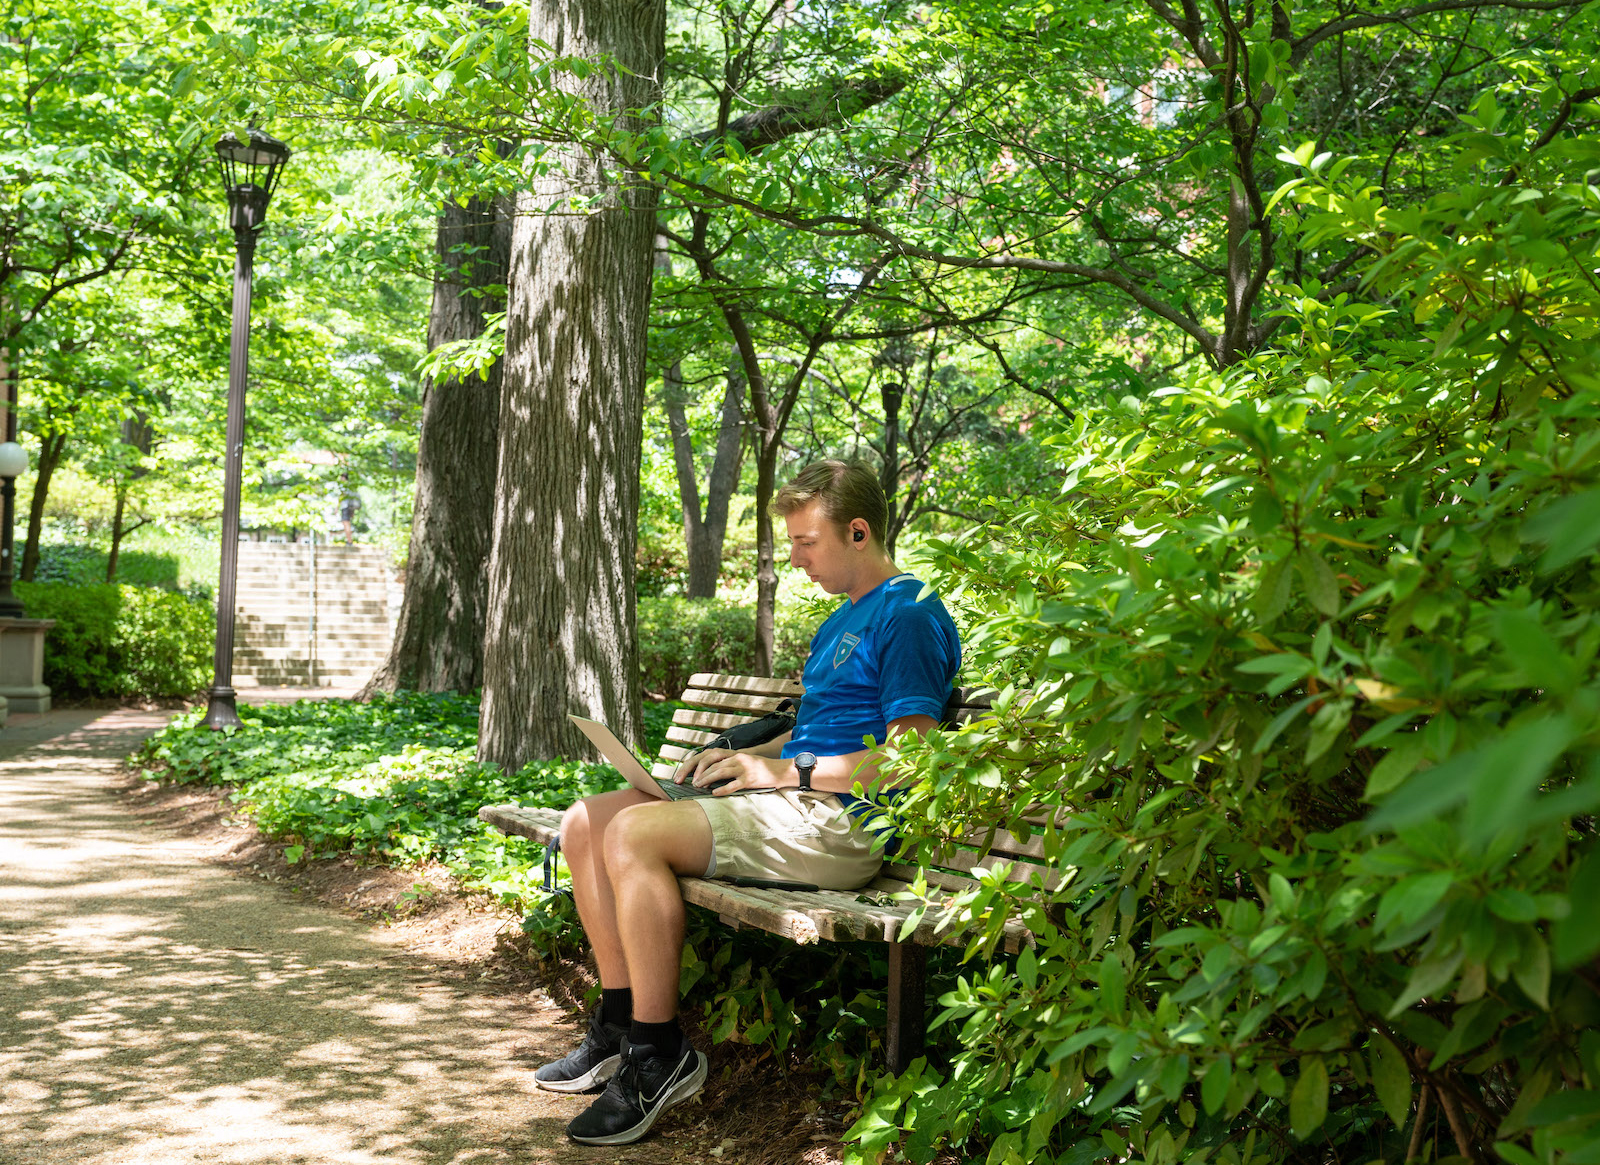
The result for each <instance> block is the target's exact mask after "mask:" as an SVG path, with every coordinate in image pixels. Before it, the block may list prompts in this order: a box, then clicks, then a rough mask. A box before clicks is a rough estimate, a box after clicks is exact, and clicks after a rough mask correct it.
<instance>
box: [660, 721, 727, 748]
mask: <svg viewBox="0 0 1600 1165" xmlns="http://www.w3.org/2000/svg"><path fill="white" fill-rule="evenodd" d="M716 738H717V734H716V733H715V732H701V731H699V730H697V729H694V728H679V727H678V726H677V725H676V724H674V725H673V726H672V727H671V728H669V729H667V740H669V741H670V742H671V743H673V744H674V745H678V746H681V747H683V748H691V749H693V748H699V747H700V746H701V745H702V744H710V743H711V742H712V741H713V740H715V739H716ZM661 755H662V756H666V755H667V754H666V750H665V749H662V752H661Z"/></svg>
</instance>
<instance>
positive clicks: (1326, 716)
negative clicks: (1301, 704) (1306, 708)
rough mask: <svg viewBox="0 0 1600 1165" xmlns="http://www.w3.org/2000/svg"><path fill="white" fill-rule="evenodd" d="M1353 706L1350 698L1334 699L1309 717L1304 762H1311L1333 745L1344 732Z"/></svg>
mask: <svg viewBox="0 0 1600 1165" xmlns="http://www.w3.org/2000/svg"><path fill="white" fill-rule="evenodd" d="M1354 706H1355V705H1354V702H1353V701H1351V700H1336V701H1334V702H1333V703H1331V704H1324V705H1323V706H1322V707H1321V708H1319V709H1318V710H1317V714H1316V715H1315V716H1313V717H1312V718H1311V735H1310V737H1309V739H1308V740H1307V741H1306V764H1308V765H1309V764H1311V763H1312V762H1313V761H1315V760H1316V759H1317V758H1318V757H1320V756H1321V755H1322V754H1323V753H1325V752H1327V751H1328V749H1330V748H1332V747H1333V742H1334V741H1336V740H1338V739H1339V736H1340V734H1341V733H1343V732H1344V730H1345V725H1347V724H1349V723H1350V713H1351V710H1352V709H1353V708H1354Z"/></svg>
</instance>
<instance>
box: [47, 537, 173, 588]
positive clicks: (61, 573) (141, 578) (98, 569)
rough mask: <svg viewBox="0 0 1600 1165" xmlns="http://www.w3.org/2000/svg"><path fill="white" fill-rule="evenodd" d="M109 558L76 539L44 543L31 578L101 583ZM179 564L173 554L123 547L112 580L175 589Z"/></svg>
mask: <svg viewBox="0 0 1600 1165" xmlns="http://www.w3.org/2000/svg"><path fill="white" fill-rule="evenodd" d="M110 557H111V556H110V553H109V552H108V551H105V550H102V549H100V548H99V547H98V546H85V545H83V544H82V543H78V542H45V543H42V544H41V545H40V547H39V566H38V569H37V570H36V571H35V572H34V576H33V581H34V582H36V583H70V584H72V585H74V586H90V585H94V584H96V583H103V582H105V580H106V563H107V562H108V561H109V559H110ZM179 567H180V564H179V562H178V556H177V555H176V554H168V553H160V552H155V551H149V550H130V549H128V548H127V547H123V548H122V549H121V550H120V551H119V552H118V554H117V579H116V581H117V582H119V583H131V584H133V585H135V586H146V587H162V588H165V589H167V590H177V589H178V587H179Z"/></svg>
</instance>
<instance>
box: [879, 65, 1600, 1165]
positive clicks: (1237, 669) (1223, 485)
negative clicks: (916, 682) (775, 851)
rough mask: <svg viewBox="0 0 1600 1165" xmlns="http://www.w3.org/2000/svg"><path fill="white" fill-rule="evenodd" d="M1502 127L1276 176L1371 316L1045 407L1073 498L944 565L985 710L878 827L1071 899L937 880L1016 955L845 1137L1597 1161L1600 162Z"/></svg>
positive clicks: (1206, 1152)
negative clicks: (1397, 157)
mask: <svg viewBox="0 0 1600 1165" xmlns="http://www.w3.org/2000/svg"><path fill="white" fill-rule="evenodd" d="M1486 106H1487V107H1488V110H1487V112H1486V111H1485V107H1486ZM1494 113H1495V111H1494V108H1493V98H1492V97H1488V98H1486V99H1485V102H1480V103H1479V105H1478V106H1477V107H1476V108H1475V113H1474V116H1473V117H1470V118H1467V119H1465V120H1467V121H1468V123H1469V125H1473V126H1480V125H1492V124H1497V123H1498V121H1499V117H1498V116H1491V115H1493V114H1494ZM1530 136H1531V135H1530ZM1518 140H1522V139H1519V138H1518V137H1517V136H1516V135H1515V134H1500V135H1493V134H1490V133H1487V132H1478V133H1472V134H1469V135H1467V136H1466V138H1465V142H1466V149H1467V153H1466V154H1465V156H1464V157H1463V160H1462V162H1461V165H1460V168H1459V170H1458V172H1457V178H1458V179H1459V181H1460V185H1459V186H1458V187H1456V188H1453V189H1451V190H1449V191H1448V192H1447V193H1445V194H1441V195H1439V196H1438V197H1436V198H1435V199H1434V200H1432V201H1431V202H1430V203H1428V204H1427V205H1425V206H1422V207H1420V208H1413V209H1409V210H1400V211H1395V210H1392V209H1391V208H1389V207H1387V206H1386V205H1385V204H1384V201H1383V198H1382V195H1381V193H1380V192H1378V191H1376V190H1374V189H1372V188H1370V187H1368V186H1367V185H1366V184H1365V183H1364V182H1363V181H1360V180H1352V179H1351V178H1348V177H1341V174H1343V173H1344V172H1345V167H1344V166H1343V165H1335V166H1332V167H1328V166H1326V165H1325V163H1326V158H1323V159H1319V160H1317V161H1316V162H1313V161H1312V154H1313V152H1314V151H1313V150H1312V149H1311V148H1310V147H1309V146H1308V147H1306V148H1305V149H1304V151H1303V152H1302V153H1301V154H1300V155H1299V156H1297V157H1294V158H1289V157H1286V158H1285V159H1284V160H1285V162H1286V163H1288V164H1292V165H1294V166H1295V167H1297V169H1298V171H1299V174H1300V177H1299V179H1298V182H1299V184H1300V185H1299V188H1298V189H1297V190H1294V191H1293V198H1294V199H1295V200H1297V201H1298V204H1299V207H1300V211H1301V214H1302V215H1303V217H1302V218H1301V220H1300V224H1301V225H1300V231H1301V233H1300V237H1298V238H1297V239H1296V240H1295V242H1296V245H1297V246H1300V247H1303V248H1305V249H1307V250H1308V251H1310V250H1313V249H1314V248H1315V247H1316V246H1317V245H1318V243H1319V242H1320V241H1321V240H1323V239H1326V238H1329V237H1337V238H1341V239H1345V238H1353V239H1356V240H1359V241H1360V242H1361V243H1363V244H1364V245H1366V246H1367V247H1368V248H1370V249H1371V252H1372V253H1373V255H1374V256H1376V260H1377V261H1376V262H1374V263H1371V264H1370V265H1369V266H1368V268H1367V270H1366V272H1365V275H1366V292H1365V297H1364V298H1360V299H1358V298H1352V297H1347V296H1345V295H1339V296H1322V295H1320V294H1318V292H1320V290H1321V289H1319V288H1307V289H1305V294H1304V295H1301V294H1298V293H1295V294H1291V296H1290V297H1289V302H1288V304H1287V305H1286V308H1285V310H1286V312H1288V313H1289V314H1290V315H1291V316H1292V322H1293V324H1294V328H1293V329H1292V330H1287V335H1286V338H1285V345H1286V346H1285V348H1284V349H1283V350H1281V351H1277V352H1270V353H1266V354H1263V355H1261V356H1260V357H1258V358H1256V359H1254V360H1252V361H1250V362H1248V363H1247V364H1245V365H1244V366H1241V367H1238V368H1235V369H1233V370H1231V371H1229V372H1227V373H1214V372H1204V371H1199V372H1194V373H1191V374H1189V375H1188V376H1187V377H1186V378H1185V379H1184V380H1183V381H1182V382H1181V383H1179V384H1176V385H1173V386H1171V387H1169V388H1166V389H1162V390H1160V391H1158V392H1156V393H1154V394H1152V395H1151V396H1149V397H1147V398H1145V399H1137V398H1133V397H1124V398H1121V399H1117V398H1115V397H1111V398H1107V399H1104V400H1101V401H1098V402H1085V404H1084V407H1083V408H1081V409H1080V410H1079V412H1078V414H1077V416H1076V418H1075V419H1074V420H1073V421H1072V422H1070V423H1065V422H1063V423H1059V424H1055V423H1053V422H1047V423H1045V425H1044V426H1042V428H1041V430H1038V431H1039V432H1040V435H1041V436H1042V437H1043V439H1044V440H1046V441H1047V442H1048V443H1050V444H1052V445H1054V446H1055V447H1056V448H1057V449H1059V450H1060V457H1061V461H1060V467H1061V473H1062V477H1063V489H1062V492H1061V494H1060V496H1058V497H1053V498H1051V497H1046V498H1036V499H1028V500H1022V501H1019V502H1016V503H1014V504H1013V505H1012V506H1011V507H1010V512H1009V513H1008V514H1007V515H1006V520H1005V522H1004V523H1003V524H997V525H996V526H994V527H993V528H991V529H988V530H986V531H982V532H979V533H978V534H975V535H973V536H971V537H968V538H963V539H959V540H949V541H946V542H944V543H943V544H942V546H941V547H938V548H936V550H935V552H934V554H933V557H934V558H936V559H937V560H938V561H939V563H940V566H939V569H938V571H937V577H936V578H935V580H934V581H935V582H936V585H939V586H940V588H941V590H942V592H943V593H944V594H945V595H946V596H947V597H953V598H956V599H958V600H959V601H963V602H965V603H967V604H968V605H970V606H971V607H973V608H975V609H976V610H977V611H979V612H980V613H981V614H982V615H983V616H984V618H982V619H980V620H978V621H977V623H976V631H975V634H974V635H973V637H972V639H971V640H970V641H969V643H968V649H969V652H970V656H971V658H972V660H973V661H974V663H975V664H976V666H978V667H979V668H981V669H983V670H984V671H985V672H986V673H987V674H988V675H989V676H991V677H992V678H993V680H994V681H995V683H996V685H997V686H998V687H999V688H1000V697H999V699H998V701H997V705H996V711H997V715H996V717H995V718H994V719H993V720H991V721H988V722H984V723H980V724H977V725H974V726H973V727H972V728H970V729H969V730H966V731H962V732H952V733H944V734H937V735H935V736H934V737H933V738H932V739H929V740H927V741H923V742H920V743H917V744H914V745H911V746H908V748H907V749H906V751H905V753H904V754H903V757H902V763H903V764H904V765H906V766H907V767H909V768H912V769H914V770H916V771H918V772H920V773H925V774H928V779H927V780H925V781H923V782H921V783H920V784H919V785H918V786H916V788H915V789H914V790H913V791H912V792H911V793H910V794H908V796H907V797H906V799H905V800H904V802H902V804H901V806H900V810H901V811H902V812H903V814H904V816H905V818H906V822H907V825H908V828H911V829H915V830H917V831H918V832H919V833H920V834H922V835H924V841H925V842H926V843H930V844H931V843H933V842H935V841H936V838H937V836H938V835H939V834H941V833H943V832H945V831H947V830H950V829H960V828H962V827H963V826H975V825H983V824H987V823H990V822H993V821H1001V822H1004V823H1006V824H1007V825H1008V827H1009V828H1011V829H1013V830H1016V831H1019V832H1022V833H1024V834H1029V833H1032V834H1035V835H1037V834H1039V833H1040V832H1041V829H1042V847H1043V854H1044V857H1045V860H1046V861H1047V863H1048V864H1049V865H1050V866H1051V867H1053V868H1054V869H1055V870H1056V871H1058V872H1059V873H1060V874H1061V875H1062V876H1063V877H1064V879H1065V881H1064V884H1063V885H1062V886H1061V888H1060V889H1056V890H1053V891H1050V892H1044V891H1043V890H1042V889H1041V888H1040V887H1037V886H1030V885H1027V884H1025V883H1018V882H1012V881H1007V880H1006V879H1005V878H1004V871H1003V870H996V871H990V872H989V873H988V874H986V875H985V876H984V878H983V879H982V883H983V884H982V885H981V887H979V888H978V889H976V890H973V891H971V892H969V893H964V894H961V895H959V896H958V897H956V898H955V899H954V901H953V902H952V903H951V904H950V906H949V908H948V913H949V915H950V917H951V919H952V920H953V921H960V922H968V923H972V924H974V925H976V926H977V927H978V928H979V929H980V932H981V934H982V935H983V939H984V941H983V942H981V943H980V942H975V943H974V948H975V949H982V948H985V947H986V948H987V949H993V944H994V943H995V942H996V941H997V940H998V938H999V936H1000V928H1001V927H1002V925H1003V924H1004V923H1005V922H1006V921H1007V920H1008V919H1012V918H1017V917H1021V918H1023V919H1025V920H1026V922H1027V923H1028V925H1029V926H1030V928H1031V929H1032V930H1033V932H1034V933H1035V934H1036V935H1037V937H1038V947H1037V949H1035V950H1028V951H1024V952H1023V953H1022V954H1021V955H1020V956H1019V957H1017V958H1016V959H1014V960H1008V961H1007V962H1006V963H1004V964H1002V965H994V966H991V967H989V968H988V969H986V970H985V969H982V968H975V969H974V970H973V971H972V972H971V973H970V974H969V975H968V976H967V977H965V978H964V979H963V980H962V981H961V982H960V983H959V984H958V985H957V987H956V989H955V990H953V991H951V992H949V993H948V994H946V995H945V996H944V997H943V999H942V1000H941V1002H942V1003H943V1004H944V1008H945V1010H944V1012H943V1015H942V1017H941V1018H942V1020H943V1022H945V1023H946V1024H948V1025H949V1028H950V1030H952V1031H953V1032H954V1033H955V1034H956V1035H957V1037H958V1039H959V1041H960V1045H961V1050H960V1053H959V1054H958V1055H957V1056H956V1057H955V1060H954V1061H953V1062H952V1063H950V1064H938V1063H931V1064H924V1065H921V1066H919V1067H918V1068H917V1070H916V1071H914V1072H913V1073H911V1074H909V1075H908V1076H907V1077H905V1078H903V1079H901V1080H892V1079H883V1080H881V1081H880V1082H879V1084H878V1086H877V1091H876V1095H875V1097H874V1098H873V1100H872V1101H871V1103H870V1104H869V1106H868V1109H867V1112H866V1114H865V1116H864V1117H863V1119H862V1120H861V1121H860V1122H859V1123H858V1124H857V1126H856V1128H855V1129H854V1131H853V1136H854V1137H855V1139H856V1140H857V1142H858V1145H859V1152H860V1153H861V1155H863V1156H865V1157H868V1158H870V1159H874V1160H877V1159H881V1157H879V1156H878V1155H879V1154H881V1153H883V1152H885V1151H887V1149H888V1146H890V1145H891V1144H892V1143H894V1142H896V1141H901V1142H903V1145H904V1148H905V1149H906V1151H907V1152H908V1154H909V1156H910V1157H911V1158H912V1159H914V1160H918V1161H926V1160H929V1159H930V1158H932V1157H933V1156H935V1155H936V1154H937V1153H939V1152H940V1151H942V1150H948V1149H949V1148H951V1147H956V1148H958V1149H960V1150H962V1151H964V1152H967V1153H971V1152H974V1151H979V1152H986V1153H987V1159H988V1160H989V1161H991V1162H997V1163H1000V1162H1003V1163H1007V1165H1010V1163H1013V1162H1023V1161H1028V1162H1035V1161H1049V1162H1070V1163H1072V1165H1087V1163H1088V1162H1091V1161H1093V1160H1096V1159H1099V1158H1110V1159H1114V1160H1116V1161H1119V1162H1128V1163H1148V1165H1175V1163H1177V1162H1190V1163H1194V1165H1198V1163H1200V1162H1203V1161H1213V1162H1222V1163H1224V1165H1250V1163H1254V1165H1269V1163H1275V1162H1283V1161H1304V1162H1310V1161H1373V1160H1377V1159H1382V1160H1388V1161H1403V1160H1406V1159H1407V1158H1408V1157H1412V1156H1415V1155H1416V1154H1417V1151H1418V1149H1419V1148H1420V1149H1422V1150H1423V1152H1424V1153H1425V1155H1426V1156H1427V1157H1430V1158H1432V1159H1434V1160H1439V1159H1441V1158H1443V1159H1445V1160H1454V1161H1474V1162H1485V1161H1488V1160H1490V1159H1491V1155H1498V1156H1499V1157H1500V1158H1501V1159H1503V1160H1506V1161H1509V1162H1512V1163H1514V1165H1563V1163H1567V1165H1578V1163H1581V1162H1588V1161H1593V1160H1595V1159H1596V1158H1597V1156H1600V962H1597V956H1600V837H1597V829H1596V818H1595V813H1596V811H1597V810H1600V715H1597V711H1600V557H1597V555H1596V549H1597V547H1600V429H1597V427H1596V420H1597V418H1600V346H1597V344H1596V320H1597V319H1600V284H1597V283H1596V282H1595V279H1594V277H1593V274H1592V273H1593V271H1594V270H1595V267H1596V240H1597V239H1600V200H1597V199H1596V197H1595V188H1594V187H1593V186H1590V185H1586V184H1584V183H1581V182H1573V181H1571V180H1570V176H1569V174H1568V171H1567V167H1568V166H1569V164H1570V159H1572V158H1573V157H1581V158H1582V159H1584V161H1583V162H1582V164H1581V165H1578V166H1576V167H1575V168H1573V172H1581V171H1582V170H1583V168H1584V166H1589V167H1593V166H1595V165H1596V164H1597V163H1600V149H1597V146H1596V143H1595V141H1594V139H1593V138H1592V137H1591V138H1589V139H1587V141H1586V143H1581V145H1582V149H1581V150H1579V149H1578V146H1579V144H1578V143H1567V145H1566V146H1564V147H1563V149H1562V150H1557V149H1556V148H1555V147H1552V148H1551V150H1550V152H1549V156H1547V155H1545V154H1539V155H1537V156H1535V157H1533V158H1531V159H1530V158H1528V157H1527V156H1523V157H1522V158H1521V160H1520V162H1519V163H1518V164H1519V165H1525V166H1526V169H1525V170H1524V171H1523V172H1520V173H1519V172H1518V171H1517V170H1516V169H1514V168H1510V169H1508V164H1509V163H1508V158H1509V157H1515V156H1516V155H1515V154H1514V153H1512V152H1511V151H1512V149H1513V146H1512V143H1515V142H1516V141H1518ZM1567 147H1571V151H1576V152H1575V153H1574V152H1569V150H1568V148H1567ZM1485 158H1491V159H1498V160H1499V162H1498V163H1497V164H1495V165H1492V166H1486V165H1485V163H1484V159H1485ZM1592 173H1593V171H1592V170H1591V174H1592ZM1052 425H1054V431H1053V432H1052V431H1050V429H1051V426H1052ZM1024 689H1026V690H1027V691H1028V693H1029V694H1028V696H1027V697H1026V698H1024V697H1023V696H1021V695H1019V692H1021V691H1023V690H1024ZM1030 819H1031V820H1032V822H1033V823H1032V824H1030ZM930 823H937V828H934V826H933V825H930ZM1491 1146H1493V1148H1492V1149H1491ZM1452 1154H1459V1156H1452Z"/></svg>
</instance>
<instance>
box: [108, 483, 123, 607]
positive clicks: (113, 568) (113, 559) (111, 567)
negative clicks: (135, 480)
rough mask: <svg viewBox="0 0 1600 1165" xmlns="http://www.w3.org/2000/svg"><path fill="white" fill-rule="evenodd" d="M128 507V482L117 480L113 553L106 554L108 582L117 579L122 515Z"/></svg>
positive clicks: (113, 517) (113, 521) (112, 537)
mask: <svg viewBox="0 0 1600 1165" xmlns="http://www.w3.org/2000/svg"><path fill="white" fill-rule="evenodd" d="M127 508H128V483H127V482H125V481H119V482H117V510H116V513H115V514H114V515H113V516H112V518H111V553H110V554H108V555H106V582H108V583H111V582H116V581H117V559H118V558H120V557H121V556H122V517H123V514H124V513H125V512H126V511H127Z"/></svg>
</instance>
